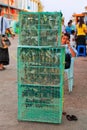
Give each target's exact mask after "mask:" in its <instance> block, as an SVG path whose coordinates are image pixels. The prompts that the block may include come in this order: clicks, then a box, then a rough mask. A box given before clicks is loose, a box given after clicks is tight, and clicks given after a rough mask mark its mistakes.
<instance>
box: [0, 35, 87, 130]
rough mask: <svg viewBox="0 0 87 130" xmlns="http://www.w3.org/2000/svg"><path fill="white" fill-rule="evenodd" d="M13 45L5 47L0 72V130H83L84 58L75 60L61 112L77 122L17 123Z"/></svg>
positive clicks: (86, 102) (86, 110)
mask: <svg viewBox="0 0 87 130" xmlns="http://www.w3.org/2000/svg"><path fill="white" fill-rule="evenodd" d="M17 42H18V38H17V37H16V38H15V39H14V40H12V45H11V47H10V48H9V52H10V65H9V66H7V69H6V70H5V71H0V130H87V57H79V58H77V59H76V61H75V70H74V79H75V83H74V89H73V92H72V93H71V94H69V93H68V89H67V81H66V82H65V86H64V111H66V112H67V114H74V115H76V116H77V117H78V121H68V120H67V119H66V117H65V116H63V118H62V123H61V124H56V125H55V124H48V123H36V122H18V120H17V64H16V63H17V58H16V54H17V53H16V52H17Z"/></svg>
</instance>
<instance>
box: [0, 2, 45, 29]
mask: <svg viewBox="0 0 87 130" xmlns="http://www.w3.org/2000/svg"><path fill="white" fill-rule="evenodd" d="M0 6H1V7H2V15H3V16H5V17H7V18H8V19H9V22H10V25H11V27H12V28H13V29H14V30H17V29H15V28H16V26H18V14H19V12H20V11H31V12H38V11H42V10H43V6H42V3H41V1H40V0H0Z"/></svg>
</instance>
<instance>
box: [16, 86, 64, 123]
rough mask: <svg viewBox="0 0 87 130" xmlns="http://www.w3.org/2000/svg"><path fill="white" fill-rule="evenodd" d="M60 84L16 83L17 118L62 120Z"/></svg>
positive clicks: (38, 120) (37, 120)
mask: <svg viewBox="0 0 87 130" xmlns="http://www.w3.org/2000/svg"><path fill="white" fill-rule="evenodd" d="M62 89H63V88H62V86H57V87H55V86H54V87H52V86H39V85H38V86H37V85H19V84H18V120H21V121H36V122H48V123H61V122H62V108H63V101H62V99H63V95H62V91H63V90H62Z"/></svg>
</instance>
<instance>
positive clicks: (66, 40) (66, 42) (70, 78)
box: [61, 33, 77, 93]
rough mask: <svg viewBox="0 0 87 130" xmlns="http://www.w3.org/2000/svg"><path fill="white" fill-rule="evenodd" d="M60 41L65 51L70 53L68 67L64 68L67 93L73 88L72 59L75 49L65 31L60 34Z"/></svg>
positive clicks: (75, 53) (75, 52) (74, 55)
mask: <svg viewBox="0 0 87 130" xmlns="http://www.w3.org/2000/svg"><path fill="white" fill-rule="evenodd" d="M61 43H62V45H65V47H66V53H70V54H71V64H70V68H68V69H65V72H66V73H67V76H68V89H69V93H71V92H72V89H73V85H74V60H75V57H76V55H77V51H76V50H75V48H72V47H71V46H70V35H69V34H67V33H66V34H64V35H63V36H62V39H61ZM65 62H66V61H65Z"/></svg>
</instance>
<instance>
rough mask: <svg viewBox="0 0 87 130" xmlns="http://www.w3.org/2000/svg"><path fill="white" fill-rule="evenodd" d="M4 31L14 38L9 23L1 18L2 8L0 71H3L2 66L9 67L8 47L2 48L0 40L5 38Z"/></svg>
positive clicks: (0, 8)
mask: <svg viewBox="0 0 87 130" xmlns="http://www.w3.org/2000/svg"><path fill="white" fill-rule="evenodd" d="M6 30H8V31H9V33H10V34H11V36H12V38H13V37H14V36H13V35H12V33H11V31H10V26H9V21H8V19H7V18H5V17H2V7H0V71H2V70H4V69H5V67H4V65H9V51H8V47H6V48H3V46H2V38H3V37H5V32H6Z"/></svg>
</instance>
